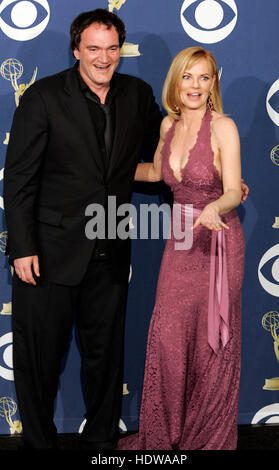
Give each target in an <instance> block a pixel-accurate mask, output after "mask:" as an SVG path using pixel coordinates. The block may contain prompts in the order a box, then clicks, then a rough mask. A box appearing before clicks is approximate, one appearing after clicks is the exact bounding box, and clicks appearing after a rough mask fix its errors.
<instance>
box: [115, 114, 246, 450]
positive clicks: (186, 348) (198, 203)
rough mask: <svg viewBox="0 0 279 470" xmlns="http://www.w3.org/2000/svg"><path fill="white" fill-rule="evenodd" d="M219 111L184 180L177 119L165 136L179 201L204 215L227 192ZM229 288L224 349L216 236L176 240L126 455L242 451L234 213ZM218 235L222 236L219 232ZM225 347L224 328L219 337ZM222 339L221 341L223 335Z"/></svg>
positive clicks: (166, 264)
mask: <svg viewBox="0 0 279 470" xmlns="http://www.w3.org/2000/svg"><path fill="white" fill-rule="evenodd" d="M211 119H212V114H211V112H210V111H209V110H207V111H206V113H205V115H204V117H203V120H202V124H201V127H200V130H199V132H198V135H197V140H196V143H195V145H194V147H193V148H192V149H191V151H190V154H189V160H188V163H187V164H186V166H185V167H184V169H182V172H181V176H182V181H181V182H179V181H178V180H177V179H176V177H175V176H174V173H173V171H172V169H171V167H170V164H169V158H170V153H171V142H172V139H173V136H174V132H175V127H176V123H177V121H174V123H173V125H172V126H171V128H170V129H169V131H168V132H167V135H166V139H165V144H164V148H163V150H162V152H163V162H162V171H163V179H164V181H165V182H166V183H167V184H168V185H169V186H170V187H171V189H172V191H173V194H174V203H179V204H193V206H194V208H195V209H198V210H201V209H203V207H204V206H205V205H206V204H208V203H209V202H211V201H214V200H216V199H218V198H219V197H220V196H221V194H222V182H221V180H220V177H219V174H218V171H217V169H216V167H215V166H214V162H213V158H214V155H213V151H212V148H211ZM222 219H223V221H224V222H225V223H227V224H228V225H229V230H225V231H224V232H225V233H224V235H225V243H226V254H225V257H226V262H227V283H228V340H227V342H226V344H225V346H223V344H222V342H221V340H220V344H219V345H218V349H217V350H213V348H212V347H211V346H210V344H209V340H208V331H209V328H208V321H209V320H208V315H209V314H208V304H209V278H210V265H211V237H212V234H213V232H211V231H210V230H208V229H207V228H205V227H203V226H199V227H198V228H197V229H195V231H194V239H193V245H192V248H190V249H188V250H182V251H179V250H175V240H174V238H173V237H171V238H169V239H168V240H167V243H166V247H165V251H164V255H163V258H162V263H161V268H160V274H159V279H158V286H157V292H156V302H155V307H154V311H153V315H152V318H151V322H150V328H149V335H148V343H147V352H146V363H145V375H144V384H143V393H142V403H141V410H140V418H139V432H138V433H136V434H133V435H131V436H127V437H124V438H122V439H120V440H119V444H118V449H119V450H128V449H129V450H137V449H147V450H168V449H177V450H179V449H181V450H221V449H222V450H229V449H230V450H233V449H236V446H237V414H238V390H239V377H240V350H241V344H240V341H241V286H242V281H243V267H244V237H243V232H242V228H241V225H240V221H239V218H238V215H237V213H236V211H235V210H233V211H231V212H230V213H228V214H226V215H224V216H222ZM215 233H216V232H215ZM215 333H216V334H215V337H217V338H218V342H219V330H218V331H217V332H215ZM216 335H217V336H216Z"/></svg>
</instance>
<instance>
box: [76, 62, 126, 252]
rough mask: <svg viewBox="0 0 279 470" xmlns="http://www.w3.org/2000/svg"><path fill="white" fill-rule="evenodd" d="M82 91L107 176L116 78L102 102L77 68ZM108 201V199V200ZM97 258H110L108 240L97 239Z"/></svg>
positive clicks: (113, 79)
mask: <svg viewBox="0 0 279 470" xmlns="http://www.w3.org/2000/svg"><path fill="white" fill-rule="evenodd" d="M77 75H78V79H79V83H80V88H81V91H82V93H83V95H84V97H85V99H86V102H87V105H88V109H89V113H90V116H91V119H92V123H93V126H94V128H95V131H96V136H97V141H98V144H99V149H100V151H101V154H102V157H103V158H102V161H103V171H104V178H105V177H106V174H107V171H108V166H109V159H110V155H111V150H112V146H113V140H114V130H115V104H114V96H115V94H116V88H117V87H116V79H115V77H112V80H111V83H110V89H109V91H108V94H107V96H106V101H105V104H102V103H101V102H100V98H99V97H98V96H97V95H96V94H95V93H94V92H93V91H92V90H90V88H89V87H88V86H87V85H86V83H85V82H84V80H83V79H82V77H81V75H80V73H79V72H78V70H77ZM106 202H107V201H106ZM93 256H94V258H95V259H107V258H109V247H108V243H107V240H100V239H98V238H97V240H96V248H95V251H94V255H93Z"/></svg>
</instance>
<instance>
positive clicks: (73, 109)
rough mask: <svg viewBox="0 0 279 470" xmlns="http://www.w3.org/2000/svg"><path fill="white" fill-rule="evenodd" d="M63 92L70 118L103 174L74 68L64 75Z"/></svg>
mask: <svg viewBox="0 0 279 470" xmlns="http://www.w3.org/2000/svg"><path fill="white" fill-rule="evenodd" d="M65 92H66V93H67V95H68V96H67V99H66V106H67V108H68V111H69V114H70V115H71V116H72V119H73V120H75V124H76V126H77V128H78V129H79V130H80V132H81V134H82V135H83V137H84V140H85V142H86V143H87V145H88V149H89V153H90V155H91V157H92V158H93V160H94V161H95V163H96V166H97V167H98V169H99V170H100V172H101V173H102V174H103V171H104V163H103V160H102V155H101V152H100V149H99V145H98V140H97V136H96V132H95V128H94V126H93V123H92V119H91V116H90V113H89V110H88V106H87V103H86V100H85V99H84V97H83V95H82V92H81V91H80V87H79V83H78V78H77V74H76V70H75V68H72V69H70V70H69V72H68V74H67V76H66V82H65Z"/></svg>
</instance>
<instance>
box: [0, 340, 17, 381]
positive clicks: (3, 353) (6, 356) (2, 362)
mask: <svg viewBox="0 0 279 470" xmlns="http://www.w3.org/2000/svg"><path fill="white" fill-rule="evenodd" d="M0 377H3V379H5V380H14V371H13V334H12V333H6V334H5V335H3V336H1V337H0Z"/></svg>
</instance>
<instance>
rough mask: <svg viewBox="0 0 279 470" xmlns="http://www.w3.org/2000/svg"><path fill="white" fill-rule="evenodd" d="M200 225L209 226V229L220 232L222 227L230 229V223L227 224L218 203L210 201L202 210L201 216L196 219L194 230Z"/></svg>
mask: <svg viewBox="0 0 279 470" xmlns="http://www.w3.org/2000/svg"><path fill="white" fill-rule="evenodd" d="M199 225H203V226H204V227H206V228H208V229H209V230H214V231H216V232H219V231H220V230H222V228H225V229H226V230H229V227H228V225H226V224H225V223H224V222H223V221H222V219H221V217H220V215H219V210H218V207H217V205H216V204H214V203H210V204H208V205H207V206H205V208H204V209H203V211H202V212H201V214H200V215H199V217H198V218H197V219H196V221H195V223H194V225H193V230H194V229H195V228H197V227H198V226H199Z"/></svg>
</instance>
